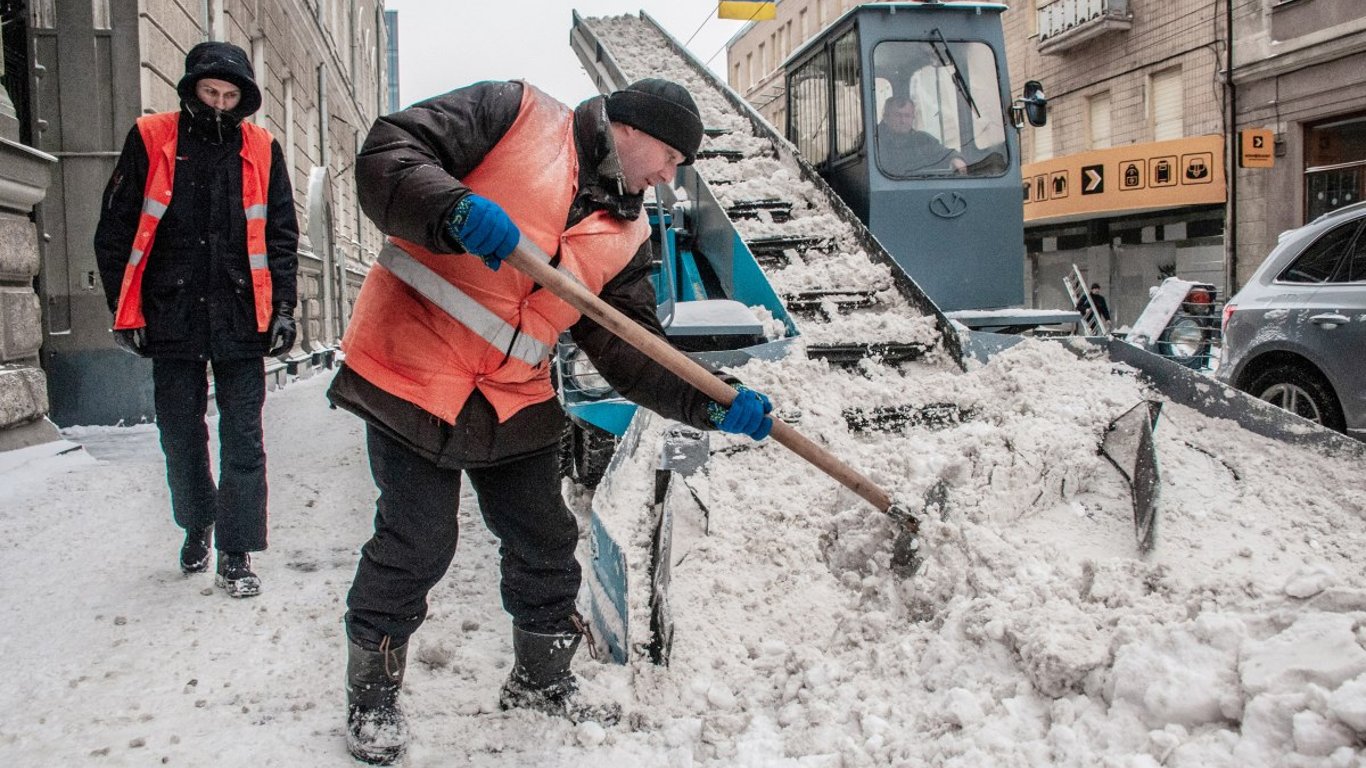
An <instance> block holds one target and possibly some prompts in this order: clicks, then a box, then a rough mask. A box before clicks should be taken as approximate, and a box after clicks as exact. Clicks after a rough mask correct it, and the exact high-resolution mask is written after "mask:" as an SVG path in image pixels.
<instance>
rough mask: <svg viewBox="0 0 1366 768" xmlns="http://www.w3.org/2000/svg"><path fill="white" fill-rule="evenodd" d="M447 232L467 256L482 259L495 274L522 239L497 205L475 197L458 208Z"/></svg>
mask: <svg viewBox="0 0 1366 768" xmlns="http://www.w3.org/2000/svg"><path fill="white" fill-rule="evenodd" d="M446 229H447V231H448V232H449V233H450V235H451V238H452V239H454V240H455V241H456V242H457V243H459V245H460V247H461V248H463V249H464V250H465V253H470V254H473V255H475V256H478V257H480V258H482V259H483V260H484V263H485V264H487V265H488V268H489V269H492V270H494V271H497V270H498V267H500V266H502V264H503V259H504V258H505V257H506V256H507V255H508V254H509V253H512V249H513V248H516V247H517V241H518V240H521V239H522V233H521V232H520V231H519V230H518V229H517V225H516V224H513V223H512V219H510V218H508V215H507V213H506V212H505V211H503V209H502V208H501V207H500V206H499V205H498V204H497V203H495V202H493V201H492V200H490V199H488V198H487V197H480V196H479V195H474V194H471V195H468V196H466V197H465V198H464V199H463V200H461V201H460V202H458V203H456V204H455V210H454V211H452V212H451V220H450V221H449V222H448V223H447V224H446Z"/></svg>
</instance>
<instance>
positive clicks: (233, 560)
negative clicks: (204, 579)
mask: <svg viewBox="0 0 1366 768" xmlns="http://www.w3.org/2000/svg"><path fill="white" fill-rule="evenodd" d="M213 583H215V584H217V585H218V586H220V587H222V588H223V589H224V590H226V591H227V593H228V595H230V596H231V597H253V596H255V595H259V594H261V579H259V578H258V577H257V576H256V574H254V573H252V572H251V555H249V554H247V553H246V552H219V553H218V575H216V576H214V579H213Z"/></svg>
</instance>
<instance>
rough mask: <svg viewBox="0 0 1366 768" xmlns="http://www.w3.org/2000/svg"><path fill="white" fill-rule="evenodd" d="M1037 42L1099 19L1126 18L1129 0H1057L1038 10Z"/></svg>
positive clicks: (1127, 16)
mask: <svg viewBox="0 0 1366 768" xmlns="http://www.w3.org/2000/svg"><path fill="white" fill-rule="evenodd" d="M1038 14H1039V16H1038V21H1039V24H1038V28H1039V42H1043V41H1045V40H1048V39H1049V38H1052V37H1057V36H1058V35H1060V34H1062V33H1064V32H1066V31H1068V30H1070V29H1073V28H1075V27H1078V26H1081V25H1083V24H1086V23H1088V22H1093V21H1097V20H1099V19H1107V18H1108V19H1128V18H1129V0H1058V1H1057V2H1055V3H1050V4H1048V5H1045V6H1044V7H1042V8H1040V9H1039V10H1038Z"/></svg>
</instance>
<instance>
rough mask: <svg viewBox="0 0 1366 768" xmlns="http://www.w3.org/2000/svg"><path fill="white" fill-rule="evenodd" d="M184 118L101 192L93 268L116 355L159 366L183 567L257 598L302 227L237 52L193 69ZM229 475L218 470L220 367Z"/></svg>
mask: <svg viewBox="0 0 1366 768" xmlns="http://www.w3.org/2000/svg"><path fill="white" fill-rule="evenodd" d="M176 90H177V93H178V94H179V96H180V109H179V110H178V111H173V112H162V113H159V114H153V115H145V116H143V117H140V118H138V120H137V124H136V125H134V126H133V128H132V129H131V130H130V131H129V132H128V137H127V139H126V140H125V141H124V144H123V151H122V153H121V154H120V155H119V159H118V163H117V165H116V166H115V167H114V173H113V175H112V176H111V177H110V179H109V184H108V186H107V187H106V188H105V192H104V205H103V207H102V208H101V211H100V220H99V224H98V226H97V227H96V229H95V256H96V260H97V262H98V264H99V269H100V278H101V279H102V281H103V283H104V291H105V297H106V299H107V300H108V302H109V309H110V311H111V312H113V313H114V327H113V334H114V341H115V342H116V343H117V344H118V345H119V346H120V347H122V348H123V349H125V350H127V351H129V352H131V353H133V354H135V355H138V356H140V357H148V358H151V360H152V387H153V400H154V405H155V408H156V419H157V427H158V429H159V430H160V433H161V448H162V452H163V453H164V454H165V455H166V480H167V484H168V485H169V486H170V489H171V509H172V511H173V514H174V517H175V522H176V524H177V525H179V526H180V527H181V528H183V529H185V542H184V544H183V545H182V546H181V549H180V569H181V571H183V572H184V573H186V574H191V573H203V572H204V571H206V570H207V569H208V564H209V555H210V552H211V548H213V547H214V546H215V545H216V547H217V550H218V564H217V571H216V575H215V582H216V583H217V585H218V586H220V587H222V588H223V589H224V590H226V591H227V593H228V594H229V595H231V596H233V597H250V596H252V595H255V594H257V593H259V592H260V590H261V580H260V578H259V577H258V576H257V575H256V574H255V573H254V572H253V571H252V569H251V555H250V553H252V552H259V551H261V550H264V549H265V548H266V454H265V448H264V446H263V441H262V430H261V409H262V406H263V405H264V403H265V388H266V383H265V364H264V361H263V359H262V356H263V355H279V354H282V353H283V352H285V351H286V350H288V349H289V348H290V347H292V346H293V345H294V336H295V323H294V306H295V303H296V300H297V299H296V294H295V270H296V268H297V266H298V253H297V251H298V244H299V226H298V222H297V220H296V217H295V213H294V193H293V191H292V190H291V188H290V183H289V168H288V167H287V166H286V165H285V161H284V155H283V153H282V152H281V151H280V145H279V143H277V142H276V141H275V140H274V139H273V138H272V137H271V135H270V133H269V132H268V131H266V129H264V128H262V127H260V126H257V125H254V124H252V123H248V122H244V120H245V118H247V117H248V116H250V115H251V114H253V113H254V112H256V110H257V109H259V108H260V106H261V92H260V89H258V88H257V86H256V81H255V77H254V73H253V72H252V68H251V62H250V60H249V59H248V58H247V55H246V53H245V52H244V51H243V50H242V49H241V48H239V47H237V46H235V45H232V44H231V43H224V42H207V43H200V44H198V45H196V46H194V47H193V48H191V49H190V52H189V53H188V54H187V55H186V56H185V74H184V76H183V77H182V78H181V79H180V82H179V84H178V85H177V88H176ZM209 366H212V368H213V384H214V401H215V403H216V404H217V406H218V437H219V453H220V456H219V472H218V480H217V483H215V482H214V476H213V472H212V469H211V467H210V463H209V433H208V428H207V425H206V423H205V414H206V413H207V409H208V368H209Z"/></svg>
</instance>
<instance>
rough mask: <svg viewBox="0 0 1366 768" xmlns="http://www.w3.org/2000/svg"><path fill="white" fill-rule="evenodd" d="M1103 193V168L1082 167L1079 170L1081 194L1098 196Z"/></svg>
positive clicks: (1095, 166)
mask: <svg viewBox="0 0 1366 768" xmlns="http://www.w3.org/2000/svg"><path fill="white" fill-rule="evenodd" d="M1104 191H1105V166H1103V165H1084V166H1082V168H1081V193H1082V194H1083V195H1098V194H1100V193H1101V192H1104Z"/></svg>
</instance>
